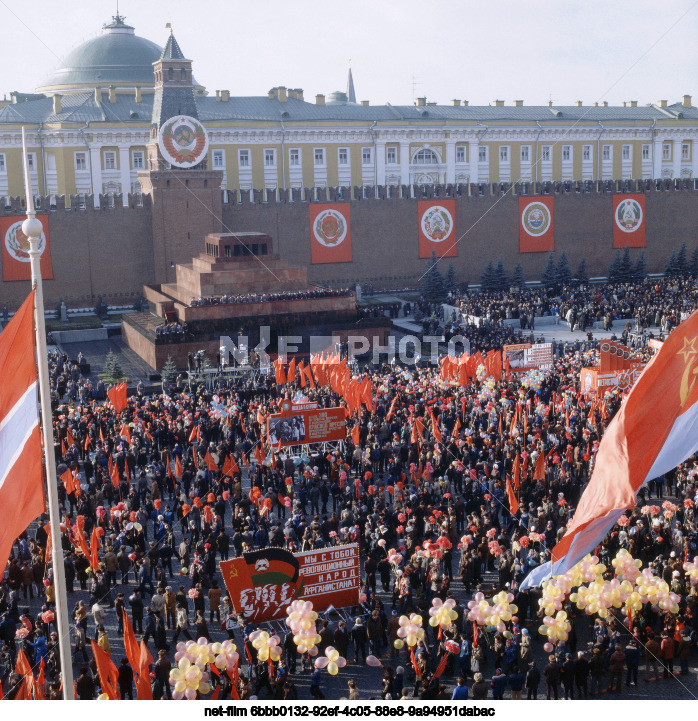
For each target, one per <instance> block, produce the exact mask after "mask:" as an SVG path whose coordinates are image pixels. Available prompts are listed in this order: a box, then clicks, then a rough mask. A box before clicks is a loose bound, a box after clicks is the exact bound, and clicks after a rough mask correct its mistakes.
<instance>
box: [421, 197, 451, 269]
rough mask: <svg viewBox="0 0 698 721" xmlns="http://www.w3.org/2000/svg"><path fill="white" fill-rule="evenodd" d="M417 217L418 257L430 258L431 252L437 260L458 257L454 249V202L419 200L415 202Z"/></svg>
mask: <svg viewBox="0 0 698 721" xmlns="http://www.w3.org/2000/svg"><path fill="white" fill-rule="evenodd" d="M417 213H418V215H419V257H420V258H430V257H431V253H432V251H434V252H435V253H436V257H437V258H451V257H455V256H457V255H458V250H457V248H456V241H457V240H458V236H457V235H456V201H455V200H453V199H450V200H438V201H433V200H420V201H418V202H417Z"/></svg>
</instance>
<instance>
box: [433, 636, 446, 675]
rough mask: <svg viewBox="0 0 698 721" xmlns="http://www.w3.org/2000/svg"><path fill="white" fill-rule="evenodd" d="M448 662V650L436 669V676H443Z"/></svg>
mask: <svg viewBox="0 0 698 721" xmlns="http://www.w3.org/2000/svg"><path fill="white" fill-rule="evenodd" d="M439 630H441V627H440V626H439ZM447 662H448V651H446V653H445V654H444V655H443V657H442V658H441V662H440V663H439V665H438V666H437V667H436V671H434V678H439V676H441V674H442V673H443V672H444V670H445V668H446V663H447Z"/></svg>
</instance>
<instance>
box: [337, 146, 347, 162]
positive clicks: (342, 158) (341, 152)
mask: <svg viewBox="0 0 698 721" xmlns="http://www.w3.org/2000/svg"><path fill="white" fill-rule="evenodd" d="M339 164H340V165H349V148H340V149H339Z"/></svg>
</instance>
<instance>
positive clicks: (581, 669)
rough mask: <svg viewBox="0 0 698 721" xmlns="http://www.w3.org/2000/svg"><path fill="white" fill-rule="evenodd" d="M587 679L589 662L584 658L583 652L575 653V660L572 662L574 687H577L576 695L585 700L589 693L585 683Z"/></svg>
mask: <svg viewBox="0 0 698 721" xmlns="http://www.w3.org/2000/svg"><path fill="white" fill-rule="evenodd" d="M588 679H589V662H588V661H587V660H586V658H584V652H583V651H578V652H577V660H576V661H575V662H574V685H575V686H576V687H577V695H578V696H580V697H581V696H584V698H587V696H588V695H589V691H588V688H587V681H588Z"/></svg>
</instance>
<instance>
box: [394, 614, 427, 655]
mask: <svg viewBox="0 0 698 721" xmlns="http://www.w3.org/2000/svg"><path fill="white" fill-rule="evenodd" d="M399 623H400V628H398V630H397V635H398V637H397V638H396V639H395V641H394V642H393V645H394V646H395V648H397V649H401V648H402V647H403V646H404V645H405V644H407V645H408V646H409V647H410V648H411V647H412V646H416V645H417V641H421V640H422V639H423V638H424V629H423V628H422V617H421V616H420V615H419V614H417V613H411V614H410V615H409V617H408V616H400V619H399Z"/></svg>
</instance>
